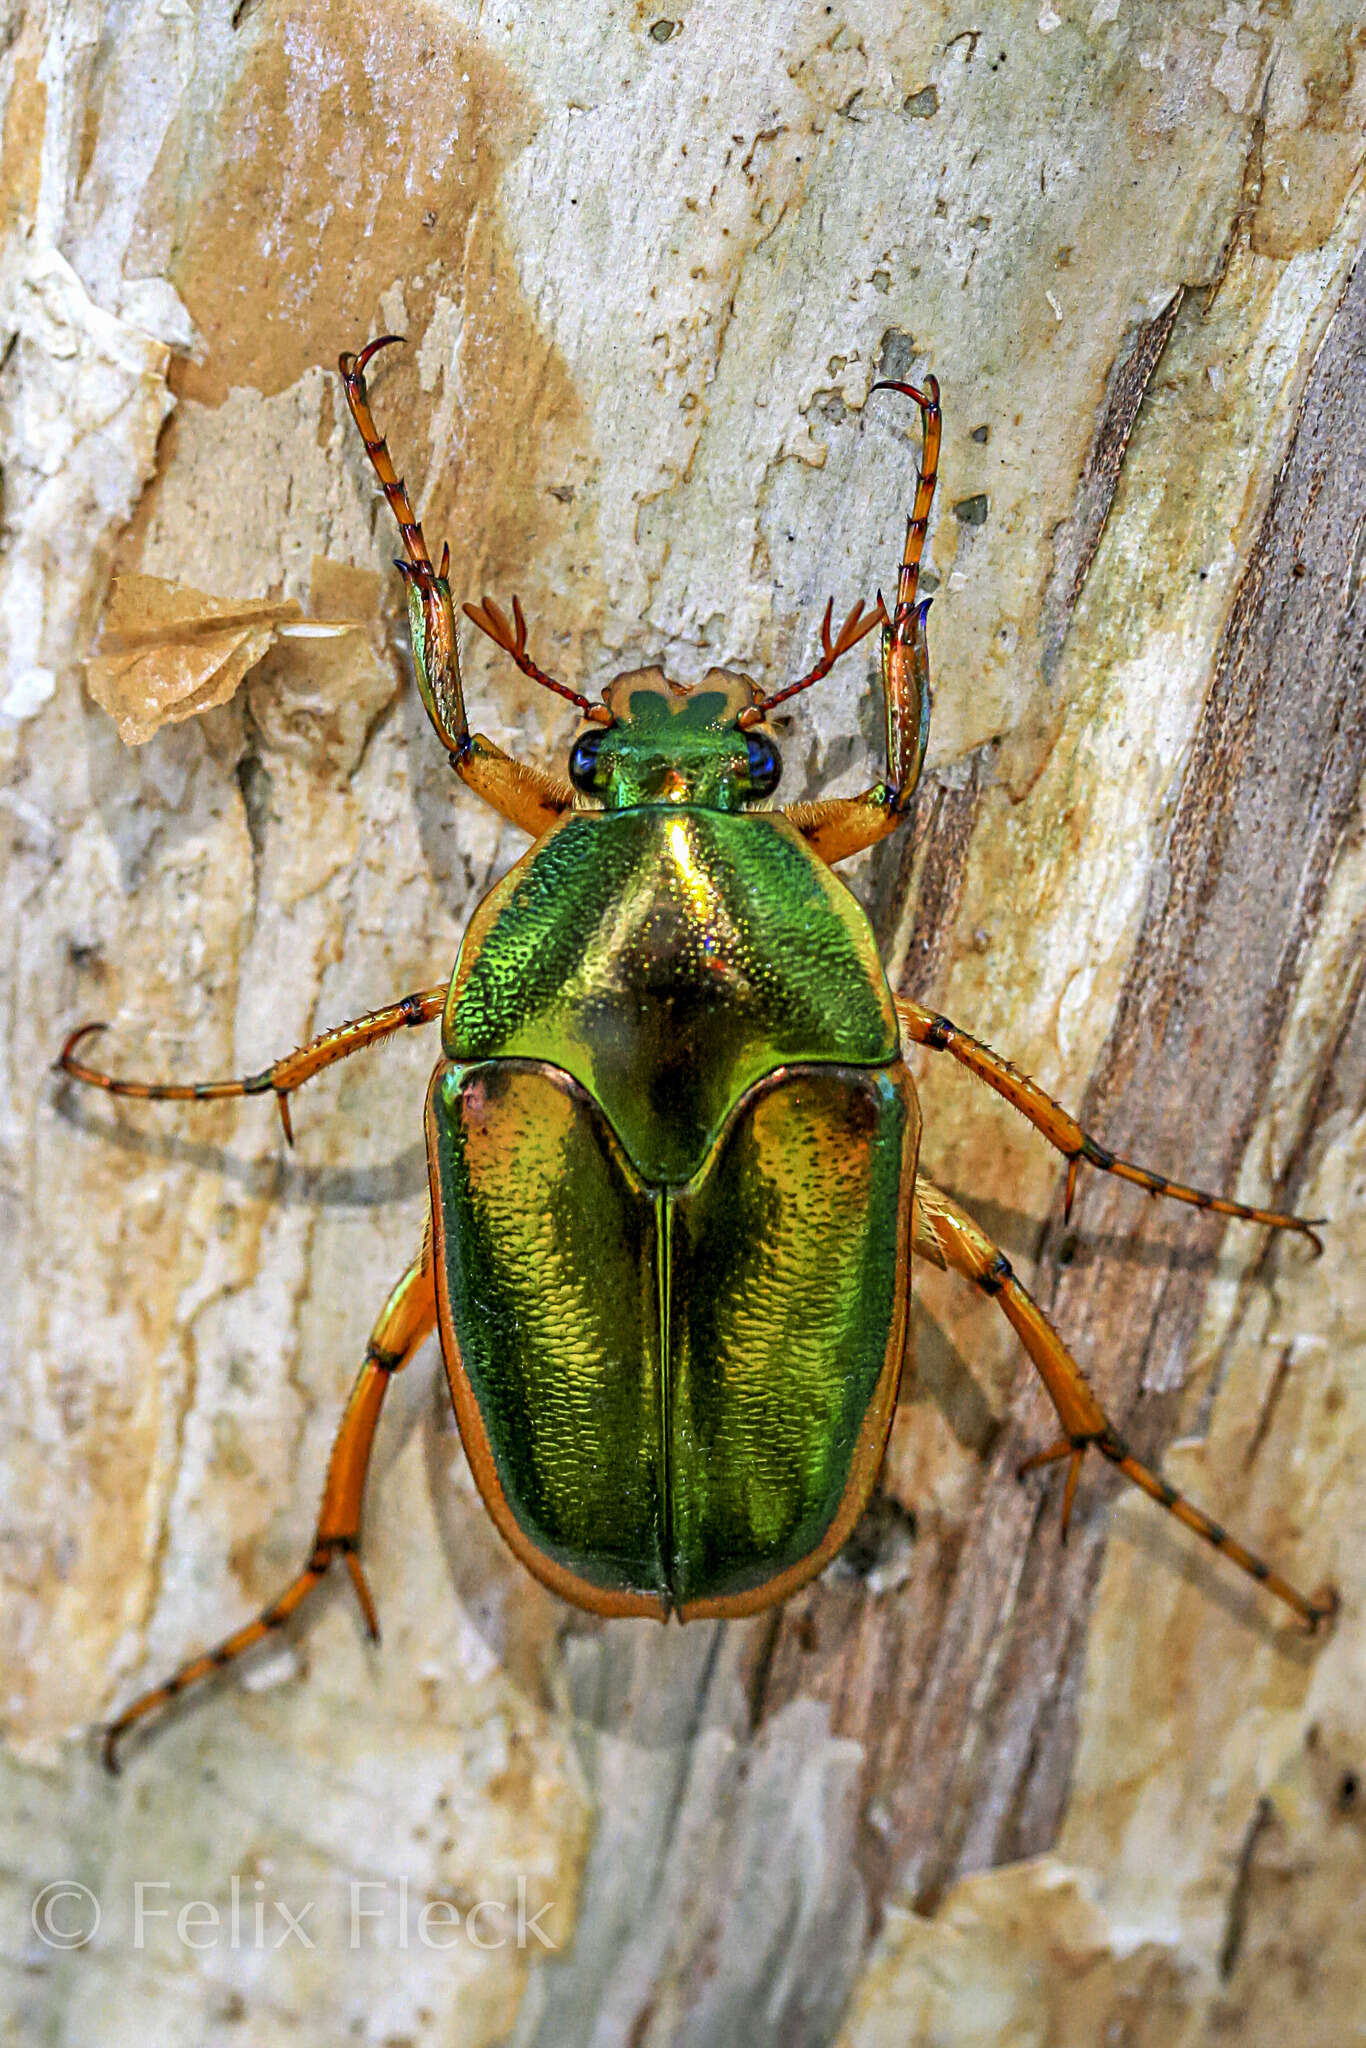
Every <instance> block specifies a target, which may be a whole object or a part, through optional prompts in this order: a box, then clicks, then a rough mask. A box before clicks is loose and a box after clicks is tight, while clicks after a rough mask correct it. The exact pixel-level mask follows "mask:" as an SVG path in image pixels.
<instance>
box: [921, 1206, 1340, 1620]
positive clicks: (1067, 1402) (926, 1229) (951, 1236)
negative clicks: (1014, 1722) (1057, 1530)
mask: <svg viewBox="0 0 1366 2048" xmlns="http://www.w3.org/2000/svg"><path fill="white" fill-rule="evenodd" d="M913 1231H914V1237H913V1249H914V1252H915V1255H916V1256H917V1257H921V1258H928V1259H930V1260H931V1262H932V1263H933V1264H934V1265H937V1266H941V1267H948V1268H950V1269H952V1271H954V1272H956V1273H962V1274H964V1275H965V1276H966V1277H967V1278H968V1279H969V1280H971V1281H972V1282H973V1283H974V1285H975V1286H977V1287H980V1288H981V1290H982V1292H983V1293H984V1294H989V1295H991V1296H992V1298H993V1299H994V1300H995V1301H996V1302H998V1303H999V1305H1000V1308H1001V1311H1002V1313H1003V1314H1004V1316H1005V1318H1006V1320H1007V1321H1008V1322H1009V1323H1010V1325H1011V1327H1012V1328H1013V1329H1014V1331H1015V1333H1016V1335H1017V1336H1018V1337H1019V1339H1020V1341H1021V1343H1022V1344H1023V1345H1024V1348H1025V1350H1026V1351H1027V1352H1028V1354H1029V1357H1030V1361H1031V1363H1032V1364H1033V1366H1034V1368H1035V1370H1036V1371H1037V1372H1038V1375H1039V1377H1040V1379H1041V1380H1042V1381H1043V1383H1044V1386H1045V1388H1046V1389H1047V1392H1048V1396H1049V1399H1050V1400H1051V1401H1052V1403H1053V1406H1054V1407H1055V1408H1056V1409H1057V1411H1058V1419H1059V1421H1060V1422H1061V1424H1062V1427H1063V1436H1062V1439H1061V1441H1060V1442H1058V1443H1055V1444H1051V1445H1050V1446H1049V1447H1048V1449H1047V1450H1044V1451H1037V1452H1036V1453H1035V1454H1034V1456H1033V1457H1032V1458H1027V1459H1026V1460H1025V1461H1024V1463H1023V1464H1022V1465H1021V1467H1020V1471H1021V1473H1022V1474H1023V1473H1025V1472H1028V1471H1031V1470H1033V1469H1034V1468H1036V1467H1037V1466H1040V1465H1047V1464H1052V1463H1054V1462H1055V1461H1057V1460H1059V1459H1062V1458H1067V1459H1069V1460H1070V1463H1069V1466H1068V1472H1067V1483H1066V1487H1065V1490H1064V1498H1063V1535H1064V1539H1065V1538H1066V1533H1067V1523H1068V1521H1069V1520H1070V1517H1071V1510H1072V1502H1073V1499H1074V1497H1075V1494H1076V1485H1077V1478H1078V1475H1079V1473H1080V1470H1081V1461H1082V1458H1083V1457H1084V1455H1085V1453H1086V1452H1087V1451H1088V1450H1089V1449H1091V1448H1092V1447H1094V1448H1095V1449H1096V1450H1098V1451H1099V1452H1100V1454H1101V1456H1102V1457H1104V1458H1108V1459H1109V1461H1110V1463H1111V1464H1112V1465H1117V1466H1118V1467H1119V1469H1120V1471H1121V1472H1122V1473H1123V1474H1124V1476H1125V1478H1126V1479H1129V1480H1131V1481H1132V1482H1133V1484H1134V1485H1135V1486H1137V1487H1139V1488H1141V1489H1142V1491H1143V1492H1144V1493H1146V1494H1148V1495H1149V1496H1150V1497H1151V1498H1152V1499H1153V1500H1155V1501H1156V1502H1157V1503H1158V1505H1159V1506H1160V1507H1164V1508H1166V1510H1167V1512H1168V1513H1169V1514H1171V1515H1174V1516H1175V1517H1176V1519H1177V1521H1178V1522H1183V1523H1184V1524H1185V1526H1186V1527H1187V1528H1188V1529H1192V1530H1194V1532H1195V1534H1196V1535H1197V1536H1202V1537H1203V1538H1204V1540H1205V1542H1206V1543H1209V1544H1212V1545H1213V1547H1214V1548H1215V1549H1216V1550H1218V1551H1220V1552H1222V1554H1223V1555H1224V1556H1225V1557H1227V1558H1228V1559H1229V1560H1230V1562H1231V1563H1233V1564H1236V1565H1237V1566H1238V1567H1239V1568H1240V1569H1241V1570H1242V1571H1245V1572H1247V1573H1248V1574H1249V1576H1250V1577H1252V1578H1254V1579H1256V1580H1257V1581H1258V1583H1259V1584H1261V1585H1263V1586H1265V1587H1266V1589H1267V1591H1268V1592H1270V1593H1274V1594H1275V1595H1276V1596H1277V1598H1278V1599H1281V1600H1284V1601H1285V1603H1286V1605H1287V1606H1289V1607H1293V1608H1294V1610H1295V1612H1296V1614H1298V1615H1299V1616H1300V1617H1301V1619H1302V1620H1303V1621H1304V1622H1306V1623H1307V1624H1308V1626H1309V1628H1310V1629H1311V1630H1313V1629H1316V1628H1317V1627H1318V1626H1319V1625H1320V1623H1322V1622H1325V1621H1330V1620H1331V1619H1332V1617H1333V1615H1334V1613H1335V1612H1336V1611H1337V1596H1336V1595H1335V1594H1334V1593H1333V1592H1332V1591H1331V1589H1325V1590H1324V1591H1322V1592H1320V1593H1319V1594H1317V1595H1316V1596H1315V1597H1314V1598H1313V1599H1310V1598H1309V1597H1307V1596H1306V1595H1305V1594H1303V1593H1301V1592H1299V1591H1297V1590H1296V1588H1295V1587H1294V1586H1292V1585H1291V1584H1290V1582H1289V1580H1288V1579H1284V1578H1282V1577H1281V1575H1280V1573H1279V1572H1277V1571H1273V1570H1272V1568H1271V1566H1270V1565H1268V1564H1265V1563H1263V1561H1262V1559H1261V1558H1260V1557H1258V1556H1257V1555H1256V1554H1255V1552H1253V1551H1251V1550H1248V1549H1247V1548H1246V1546H1245V1545H1244V1544H1241V1543H1239V1542H1238V1541H1237V1539H1236V1538H1235V1537H1232V1536H1230V1535H1229V1534H1228V1531H1227V1530H1226V1529H1223V1528H1221V1527H1220V1525H1219V1524H1218V1523H1217V1522H1215V1521H1213V1520H1212V1519H1211V1518H1210V1516H1208V1515H1207V1514H1205V1513H1204V1512H1203V1510H1202V1509H1200V1508H1197V1507H1196V1506H1195V1505H1194V1504H1193V1503H1192V1502H1191V1501H1188V1500H1187V1499H1186V1497H1185V1495H1184V1494H1182V1493H1178V1492H1177V1490H1176V1488H1175V1487H1174V1486H1170V1485H1168V1483H1167V1481H1166V1480H1165V1479H1163V1478H1161V1477H1160V1475H1159V1474H1158V1473H1156V1472H1154V1471H1153V1470H1152V1468H1151V1467H1150V1466H1148V1465H1145V1464H1144V1463H1143V1461H1142V1460H1141V1459H1140V1458H1136V1457H1135V1456H1134V1454H1133V1452H1132V1451H1131V1450H1130V1449H1129V1447H1128V1445H1127V1444H1126V1443H1125V1442H1124V1441H1123V1439H1122V1438H1121V1436H1120V1435H1119V1432H1118V1431H1117V1430H1115V1429H1114V1428H1113V1427H1112V1426H1111V1424H1110V1421H1109V1418H1108V1417H1107V1416H1106V1413H1105V1411H1104V1409H1103V1408H1102V1407H1101V1405H1100V1403H1099V1401H1097V1399H1096V1397H1095V1395H1094V1393H1093V1392H1092V1391H1091V1388H1090V1386H1089V1385H1088V1383H1087V1380H1086V1376H1085V1374H1084V1373H1083V1372H1082V1369H1081V1367H1080V1366H1079V1365H1078V1364H1077V1362H1076V1360H1075V1359H1074V1358H1073V1357H1072V1354H1071V1353H1070V1352H1069V1351H1068V1349H1067V1346H1066V1345H1065V1344H1064V1343H1063V1341H1062V1339H1061V1337H1060V1336H1059V1335H1058V1333H1057V1331H1056V1330H1055V1329H1054V1328H1053V1325H1052V1324H1051V1323H1050V1322H1049V1320H1048V1318H1047V1316H1045V1314H1044V1312H1043V1310H1042V1309H1041V1308H1040V1307H1039V1305H1038V1303H1037V1302H1036V1301H1035V1300H1034V1298H1033V1296H1032V1295H1030V1294H1029V1293H1027V1292H1026V1290H1025V1289H1024V1288H1023V1287H1022V1286H1021V1285H1020V1283H1019V1281H1018V1280H1017V1279H1016V1278H1015V1275H1014V1272H1013V1271H1012V1269H1011V1265H1010V1261H1009V1259H1007V1257H1006V1255H1005V1253H1004V1252H1003V1251H1001V1250H1000V1249H999V1248H998V1247H997V1246H996V1245H994V1244H993V1243H992V1241H991V1239H990V1238H989V1237H988V1236H987V1234H986V1232H985V1231H984V1230H982V1229H980V1228H979V1226H978V1225H977V1224H976V1223H974V1222H973V1220H972V1218H971V1217H970V1216H969V1215H967V1214H966V1213H965V1211H963V1210H962V1209H960V1208H959V1207H958V1205H957V1203H956V1202H953V1201H951V1200H950V1198H949V1197H948V1196H947V1195H946V1194H944V1192H943V1191H942V1189H940V1188H937V1187H935V1186H934V1185H933V1183H932V1182H930V1181H926V1180H920V1181H917V1182H916V1189H915V1206H914V1211H913Z"/></svg>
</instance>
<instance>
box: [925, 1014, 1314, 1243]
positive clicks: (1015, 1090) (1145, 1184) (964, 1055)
mask: <svg viewBox="0 0 1366 2048" xmlns="http://www.w3.org/2000/svg"><path fill="white" fill-rule="evenodd" d="M893 1002H894V1007H895V1009H896V1014H897V1017H898V1019H899V1020H900V1024H901V1029H902V1034H903V1040H904V1042H905V1043H907V1044H910V1045H927V1046H929V1048H930V1050H931V1051H932V1052H946V1053H948V1054H949V1055H950V1056H951V1057H952V1058H953V1059H955V1060H957V1062H958V1064H959V1065H960V1066H962V1067H966V1068H967V1070H968V1072H969V1073H970V1074H975V1075H976V1077H977V1079H978V1080H979V1081H985V1082H986V1084H987V1086H988V1088H994V1089H995V1091H996V1093H997V1094H998V1095H999V1096H1000V1097H1001V1098H1002V1100H1003V1101H1005V1102H1008V1103H1009V1104H1010V1106H1011V1108H1012V1109H1018V1110H1019V1112H1020V1114H1021V1116H1023V1117H1025V1118H1026V1119H1027V1120H1028V1122H1030V1123H1031V1124H1033V1126H1034V1128H1035V1130H1036V1131H1040V1132H1042V1134H1043V1136H1044V1137H1045V1138H1046V1139H1047V1140H1048V1142H1049V1144H1050V1145H1052V1146H1054V1147H1055V1148H1056V1150H1057V1151H1059V1152H1061V1153H1062V1155H1063V1157H1064V1159H1065V1160H1066V1161H1067V1190H1066V1193H1065V1195H1064V1197H1063V1219H1064V1221H1066V1220H1067V1219H1068V1218H1069V1217H1070V1216H1071V1214H1072V1203H1073V1200H1074V1198H1075V1196H1076V1192H1077V1175H1078V1172H1079V1170H1080V1168H1081V1167H1082V1166H1083V1165H1086V1166H1095V1167H1098V1168H1099V1170H1100V1171H1101V1172H1102V1173H1112V1174H1113V1175H1114V1176H1115V1178H1116V1179H1117V1180H1127V1181H1129V1182H1130V1183H1131V1184H1132V1185H1133V1186H1134V1187H1138V1188H1142V1189H1143V1190H1144V1192H1145V1193H1146V1194H1149V1195H1168V1196H1170V1197H1171V1199H1172V1200H1173V1201H1175V1202H1189V1203H1190V1204H1191V1205H1192V1207H1193V1208H1196V1209H1212V1210H1213V1211H1214V1213H1215V1215H1216V1216H1236V1217H1238V1218H1240V1219H1241V1220H1242V1221H1244V1222H1247V1223H1262V1224H1265V1225H1266V1226H1267V1228H1268V1229H1270V1230H1294V1231H1297V1232H1298V1233H1299V1235H1300V1236H1301V1237H1303V1238H1305V1239H1307V1241H1308V1242H1309V1243H1310V1244H1311V1245H1312V1246H1313V1247H1314V1251H1315V1253H1316V1254H1317V1253H1319V1252H1321V1251H1322V1250H1323V1240H1322V1239H1321V1238H1320V1237H1319V1235H1318V1232H1317V1230H1316V1229H1315V1227H1314V1226H1315V1224H1316V1223H1322V1222H1323V1221H1324V1218H1323V1217H1321V1216H1318V1217H1311V1216H1289V1215H1286V1214H1285V1213H1284V1212H1283V1211H1282V1210H1280V1209H1256V1208H1253V1207H1251V1206H1250V1205H1249V1204H1248V1203H1246V1202H1235V1201H1233V1200H1232V1199H1231V1198H1230V1197H1229V1196H1227V1195H1215V1194H1210V1193H1208V1192H1207V1191H1206V1190H1205V1189H1204V1188H1188V1187H1186V1186H1185V1185H1184V1184H1183V1183H1182V1182H1180V1181H1175V1180H1168V1179H1167V1177H1166V1175H1165V1174H1161V1173H1154V1172H1153V1171H1152V1169H1151V1168H1150V1167H1147V1166H1136V1165H1135V1164H1134V1162H1133V1161H1132V1160H1131V1159H1120V1158H1117V1157H1116V1155H1115V1154H1114V1153H1113V1152H1111V1151H1110V1150H1109V1149H1108V1148H1107V1147H1106V1146H1104V1145H1102V1144H1100V1143H1099V1142H1098V1141H1097V1140H1096V1139H1095V1138H1093V1137H1092V1136H1091V1133H1090V1132H1089V1131H1087V1130H1084V1129H1083V1128H1082V1126H1081V1125H1080V1124H1079V1123H1078V1122H1077V1120H1076V1118H1075V1117H1074V1116H1072V1115H1071V1114H1070V1113H1069V1112H1068V1111H1067V1110H1065V1109H1064V1108H1063V1106H1062V1104H1061V1103H1060V1102H1055V1101H1054V1100H1053V1097H1052V1096H1051V1095H1049V1094H1047V1093H1045V1091H1044V1090H1043V1089H1042V1088H1041V1087H1040V1086H1039V1084H1038V1082H1037V1081H1031V1080H1030V1078H1029V1076H1028V1074H1022V1073H1021V1072H1020V1071H1019V1069H1018V1068H1017V1067H1012V1065H1011V1064H1010V1061H1009V1060H1007V1059H1003V1058H1002V1057H1001V1055H1000V1053H998V1052H993V1051H992V1049H991V1047H990V1046H989V1045H984V1044H983V1043H982V1041H981V1039H980V1038H974V1037H973V1036H972V1035H971V1033H970V1032H967V1031H963V1030H962V1029H960V1027H959V1026H958V1025H957V1024H953V1023H950V1021H949V1019H948V1018H947V1017H940V1016H937V1015H936V1014H935V1012H934V1011H933V1010H927V1009H925V1008H924V1006H923V1005H922V1004H920V1003H917V1002H913V1001H912V1000H911V999H910V998H909V997H905V996H896V997H894V999H893Z"/></svg>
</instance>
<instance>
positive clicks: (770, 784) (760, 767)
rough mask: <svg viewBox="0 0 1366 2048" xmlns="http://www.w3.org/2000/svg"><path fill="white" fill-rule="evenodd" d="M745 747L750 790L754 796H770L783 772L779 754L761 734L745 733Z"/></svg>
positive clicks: (771, 743)
mask: <svg viewBox="0 0 1366 2048" xmlns="http://www.w3.org/2000/svg"><path fill="white" fill-rule="evenodd" d="M745 745H746V747H747V748H748V749H749V786H750V788H751V789H752V790H753V792H754V794H755V796H772V794H773V792H774V790H775V789H776V788H777V787H778V781H779V778H780V776H781V775H782V772H783V761H782V756H781V754H780V753H779V752H778V749H777V748H776V747H775V746H774V744H773V742H772V740H769V739H765V738H764V735H763V734H762V733H761V732H747V733H746V734H745Z"/></svg>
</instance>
